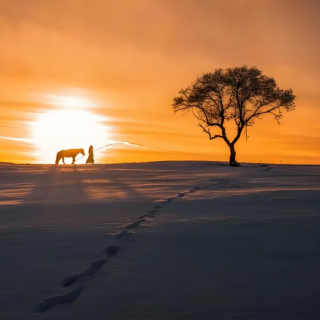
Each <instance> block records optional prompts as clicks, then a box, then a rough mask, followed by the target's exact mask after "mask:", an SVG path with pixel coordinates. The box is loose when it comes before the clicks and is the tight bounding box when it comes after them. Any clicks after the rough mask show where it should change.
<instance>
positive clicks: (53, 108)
mask: <svg viewBox="0 0 320 320" xmlns="http://www.w3.org/2000/svg"><path fill="white" fill-rule="evenodd" d="M319 12H320V1H318V0H114V1H111V0H110V1H107V0H0V39H1V50H0V161H8V162H17V163H26V162H28V163H33V162H36V163H39V162H46V163H50V162H51V163H54V161H55V154H56V152H57V151H59V150H61V149H66V148H84V149H85V150H86V152H87V150H88V148H89V146H90V144H92V145H93V146H94V148H98V147H100V146H103V145H104V144H107V143H108V141H110V140H112V141H113V140H115V141H123V142H129V143H131V144H133V145H128V144H119V145H117V146H114V147H113V148H112V149H111V150H109V151H107V152H97V153H96V158H97V159H98V162H134V161H156V160H217V161H221V160H224V161H228V156H229V150H228V147H227V146H226V145H225V144H224V142H223V141H217V140H214V141H209V140H208V136H207V135H206V134H204V133H203V132H202V131H201V129H200V128H199V127H197V121H196V119H194V118H193V116H192V115H191V114H187V115H184V116H183V115H182V114H174V113H173V111H172V107H171V103H172V99H173V98H174V97H175V96H176V95H177V93H178V91H179V90H180V89H181V88H184V87H186V86H188V85H189V84H191V83H192V82H193V81H194V80H195V79H196V77H197V76H200V75H202V73H204V72H211V71H214V69H216V68H228V67H236V66H242V65H248V66H249V67H251V66H256V67H257V68H259V69H261V70H262V71H263V72H264V73H265V74H266V75H268V76H272V77H274V78H275V79H276V81H277V83H278V85H279V86H280V88H283V89H289V88H292V89H293V92H294V94H295V95H296V96H297V99H296V110H295V111H293V112H291V113H288V114H285V116H284V118H283V120H282V123H281V125H278V124H277V122H276V121H275V120H274V119H273V118H272V116H267V117H265V118H264V119H263V120H258V121H257V122H256V124H255V126H254V127H253V128H250V130H249V139H248V141H246V140H245V138H244V137H243V138H241V139H240V141H239V142H238V144H237V159H238V161H239V162H259V161H260V160H261V161H263V162H270V163H280V161H281V159H282V158H284V160H283V163H306V164H320V121H319V119H320V37H319V30H320V19H319Z"/></svg>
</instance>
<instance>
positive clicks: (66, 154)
mask: <svg viewBox="0 0 320 320" xmlns="http://www.w3.org/2000/svg"><path fill="white" fill-rule="evenodd" d="M79 153H81V154H82V155H85V153H84V150H83V149H69V150H61V151H59V152H58V153H57V157H56V165H58V164H59V161H60V160H61V159H62V162H63V164H65V163H64V158H72V164H74V163H75V161H76V156H77V155H78V154H79Z"/></svg>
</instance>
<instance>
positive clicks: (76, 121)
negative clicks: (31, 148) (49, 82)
mask: <svg viewBox="0 0 320 320" xmlns="http://www.w3.org/2000/svg"><path fill="white" fill-rule="evenodd" d="M73 101H75V100H73ZM105 120H106V119H105V118H104V117H101V116H98V115H96V114H94V113H92V112H89V111H86V110H83V109H82V110H79V109H74V108H71V109H66V110H57V111H48V112H46V113H43V114H40V115H39V116H38V118H37V120H36V121H35V122H34V123H33V128H32V129H33V141H34V143H35V145H36V147H37V158H38V159H39V162H41V163H54V161H55V157H56V153H57V152H58V151H60V150H65V149H78V148H83V149H84V150H85V153H86V155H87V153H88V149H89V147H90V145H93V147H94V148H98V147H100V146H103V145H105V144H107V143H108V130H107V129H108V128H107V127H106V126H105V125H104V124H103V121H105ZM100 155H101V154H100ZM80 156H81V155H79V156H78V158H80ZM95 159H96V160H98V159H99V154H95ZM85 161H86V156H85V157H83V158H82V159H81V160H79V161H77V163H85ZM71 162H72V159H71V158H70V159H66V163H71Z"/></svg>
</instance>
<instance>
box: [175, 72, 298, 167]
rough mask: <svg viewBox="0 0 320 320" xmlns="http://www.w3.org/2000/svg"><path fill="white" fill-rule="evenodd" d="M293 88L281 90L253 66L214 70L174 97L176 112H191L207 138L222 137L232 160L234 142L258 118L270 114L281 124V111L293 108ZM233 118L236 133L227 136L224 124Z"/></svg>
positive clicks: (271, 79) (272, 80) (274, 82)
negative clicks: (231, 136)
mask: <svg viewBox="0 0 320 320" xmlns="http://www.w3.org/2000/svg"><path fill="white" fill-rule="evenodd" d="M294 100H295V96H294V94H293V91H292V89H289V90H282V89H280V88H279V87H278V86H277V83H276V81H275V80H274V79H273V78H272V77H268V76H266V75H263V74H262V71H260V70H259V69H257V68H255V67H253V68H248V67H247V66H242V67H238V68H229V69H225V70H223V69H216V70H215V72H213V73H205V74H203V75H202V76H201V77H199V78H197V79H196V81H195V82H194V83H193V84H192V85H190V86H188V87H187V88H185V89H182V90H180V91H179V95H178V96H177V97H175V98H174V100H173V109H174V111H175V112H178V111H185V112H190V111H191V112H192V113H193V115H194V116H195V117H196V118H197V119H198V120H199V126H200V127H201V128H202V129H203V131H204V132H205V133H207V134H208V136H209V139H210V140H214V139H223V140H224V141H225V142H226V144H227V145H228V146H229V148H230V152H231V155H230V164H231V165H232V163H234V162H235V155H236V153H235V148H234V145H235V143H236V142H237V141H238V140H239V138H240V136H241V134H242V132H243V131H244V129H245V130H247V129H248V127H250V126H253V125H254V123H255V121H256V120H257V119H261V118H262V117H263V116H264V115H266V114H272V115H273V116H274V118H275V119H276V120H277V121H278V123H280V120H281V119H282V117H283V112H284V111H292V110H294V109H295V104H294ZM230 121H234V123H235V125H236V129H237V130H236V135H235V137H233V138H230V137H228V136H227V132H226V123H227V122H230Z"/></svg>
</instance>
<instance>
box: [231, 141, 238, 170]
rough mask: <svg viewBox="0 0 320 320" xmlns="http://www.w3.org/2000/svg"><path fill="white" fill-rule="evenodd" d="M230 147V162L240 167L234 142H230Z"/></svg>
mask: <svg viewBox="0 0 320 320" xmlns="http://www.w3.org/2000/svg"><path fill="white" fill-rule="evenodd" d="M229 148H230V162H229V165H230V166H235V167H238V166H239V164H238V162H237V161H236V150H235V148H234V144H230V145H229Z"/></svg>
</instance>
